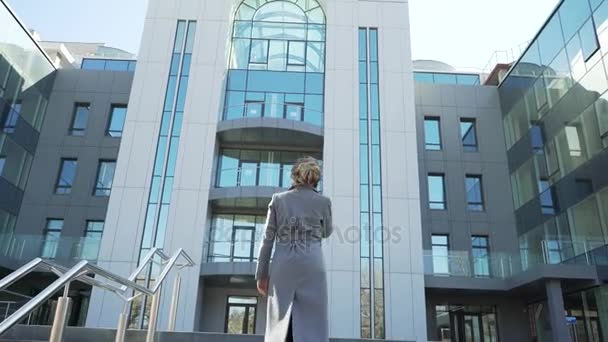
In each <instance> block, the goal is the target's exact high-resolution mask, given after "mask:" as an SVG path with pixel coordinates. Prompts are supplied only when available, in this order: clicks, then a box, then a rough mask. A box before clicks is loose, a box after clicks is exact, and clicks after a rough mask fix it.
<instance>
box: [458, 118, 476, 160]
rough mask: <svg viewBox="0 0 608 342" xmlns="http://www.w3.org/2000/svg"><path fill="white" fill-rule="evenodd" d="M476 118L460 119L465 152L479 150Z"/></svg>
mask: <svg viewBox="0 0 608 342" xmlns="http://www.w3.org/2000/svg"><path fill="white" fill-rule="evenodd" d="M475 126H476V121H475V119H469V118H461V119H460V136H461V138H462V147H463V149H464V151H465V152H477V151H478V146H477V131H476V130H477V129H476V127H475Z"/></svg>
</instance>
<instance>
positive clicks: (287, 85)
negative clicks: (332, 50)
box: [224, 0, 325, 126]
mask: <svg viewBox="0 0 608 342" xmlns="http://www.w3.org/2000/svg"><path fill="white" fill-rule="evenodd" d="M230 54H231V59H230V70H229V72H228V82H227V87H226V96H225V103H224V120H232V119H239V118H243V117H270V118H283V119H290V120H297V121H304V122H308V123H312V124H315V125H319V126H321V125H322V124H323V112H324V101H323V94H324V72H325V15H324V14H323V11H322V9H321V7H320V6H319V4H318V3H317V2H316V1H315V0H310V1H295V0H285V1H256V2H250V1H244V2H243V3H242V4H241V5H240V6H239V8H238V10H237V12H236V18H235V21H234V28H233V38H232V48H231V52H230Z"/></svg>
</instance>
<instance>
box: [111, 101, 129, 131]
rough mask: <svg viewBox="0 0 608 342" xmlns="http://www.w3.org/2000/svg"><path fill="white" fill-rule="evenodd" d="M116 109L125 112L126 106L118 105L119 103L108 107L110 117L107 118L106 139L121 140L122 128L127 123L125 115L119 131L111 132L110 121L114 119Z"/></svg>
mask: <svg viewBox="0 0 608 342" xmlns="http://www.w3.org/2000/svg"><path fill="white" fill-rule="evenodd" d="M116 108H124V109H125V110H127V105H126V104H120V103H112V104H111V105H110V117H109V118H108V124H107V125H106V137H110V138H121V137H122V132H123V131H124V128H125V122H126V121H127V116H126V114H125V118H124V120H123V122H122V126H121V129H120V131H114V130H112V129H111V127H112V121H113V119H114V109H116Z"/></svg>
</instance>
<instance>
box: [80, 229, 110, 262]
mask: <svg viewBox="0 0 608 342" xmlns="http://www.w3.org/2000/svg"><path fill="white" fill-rule="evenodd" d="M103 226H104V221H101V220H87V222H86V227H85V231H84V238H83V240H82V242H81V243H80V246H79V247H80V249H79V254H78V257H79V258H80V259H83V260H96V259H97V256H98V254H99V245H100V243H101V237H102V236H103Z"/></svg>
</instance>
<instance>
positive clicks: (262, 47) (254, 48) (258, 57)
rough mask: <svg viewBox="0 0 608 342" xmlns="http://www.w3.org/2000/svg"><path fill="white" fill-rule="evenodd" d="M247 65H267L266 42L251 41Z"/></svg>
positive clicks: (259, 40)
mask: <svg viewBox="0 0 608 342" xmlns="http://www.w3.org/2000/svg"><path fill="white" fill-rule="evenodd" d="M249 63H251V64H267V63H268V41H267V40H261V39H253V40H251V51H250V52H249Z"/></svg>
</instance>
